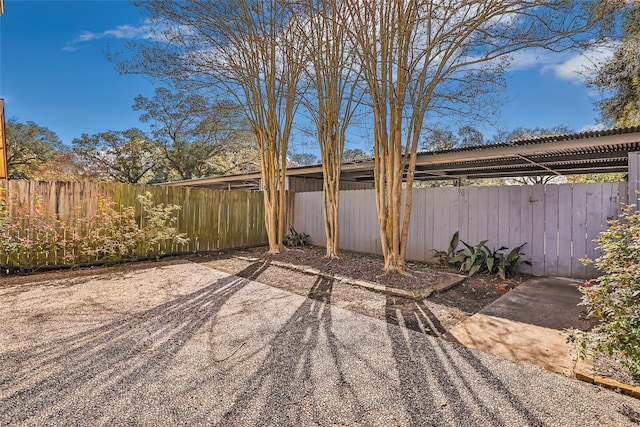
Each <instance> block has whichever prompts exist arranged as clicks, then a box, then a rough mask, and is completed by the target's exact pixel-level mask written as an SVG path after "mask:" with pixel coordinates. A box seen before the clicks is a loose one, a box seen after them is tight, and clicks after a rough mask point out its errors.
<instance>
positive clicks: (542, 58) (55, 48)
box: [0, 0, 597, 151]
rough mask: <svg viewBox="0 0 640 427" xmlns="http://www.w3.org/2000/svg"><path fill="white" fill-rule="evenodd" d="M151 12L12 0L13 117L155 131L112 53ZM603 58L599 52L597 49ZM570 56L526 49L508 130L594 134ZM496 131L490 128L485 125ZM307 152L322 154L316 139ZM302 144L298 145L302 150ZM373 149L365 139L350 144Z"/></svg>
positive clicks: (136, 85)
mask: <svg viewBox="0 0 640 427" xmlns="http://www.w3.org/2000/svg"><path fill="white" fill-rule="evenodd" d="M144 25H145V21H144V17H143V16H142V15H141V13H140V11H139V10H138V9H137V8H135V7H134V6H132V5H131V4H129V3H128V2H126V1H120V0H112V1H90V0H85V1H46V0H43V1H27V0H5V14H4V15H3V16H2V17H0V97H2V98H4V99H5V109H6V115H7V117H16V118H17V119H18V120H19V121H21V122H25V121H29V120H30V121H34V122H36V123H37V124H39V125H42V126H46V127H48V128H49V129H51V130H52V131H54V132H56V133H57V134H58V136H59V137H60V138H61V139H62V141H63V142H64V143H66V144H70V143H71V141H72V139H73V138H77V137H79V136H80V135H81V134H82V133H89V134H92V133H97V132H104V131H107V130H125V129H129V128H131V127H139V128H141V129H143V130H147V129H148V127H147V126H146V125H145V124H143V123H140V121H139V120H138V117H139V113H138V112H135V111H133V110H132V108H131V105H132V104H133V98H134V97H135V96H136V95H139V94H142V95H145V96H152V95H153V88H154V86H153V84H152V83H151V82H150V81H149V80H148V79H146V78H145V77H143V76H132V75H119V74H118V72H117V71H116V70H115V68H114V66H113V65H112V64H111V63H109V62H108V61H107V59H106V57H105V49H106V47H107V45H108V44H109V45H111V48H112V49H113V50H117V49H118V48H120V47H121V46H122V45H123V43H125V42H126V41H127V40H129V39H132V38H133V39H135V38H137V37H141V36H142V35H143V28H144ZM596 56H597V55H596ZM585 62H586V61H585V59H584V58H582V57H578V56H574V55H571V54H564V55H551V54H548V53H537V54H533V53H530V52H527V53H524V54H522V55H519V56H518V58H516V61H515V62H514V65H513V67H512V69H511V71H510V72H509V73H508V74H507V78H508V79H509V81H510V85H509V88H508V90H507V92H506V93H505V94H504V95H505V97H506V98H507V99H508V100H510V102H508V103H507V104H506V105H505V106H504V107H503V108H502V113H501V116H500V118H499V119H498V120H497V121H498V122H499V126H500V127H501V128H504V129H513V128H516V127H554V126H558V125H565V126H568V127H569V128H571V129H574V130H577V131H580V130H586V129H588V128H589V126H592V125H594V124H595V123H596V122H597V113H596V112H595V111H594V108H593V97H594V96H596V94H595V93H590V91H589V90H588V89H587V88H586V87H585V86H584V85H583V84H582V80H581V78H580V77H579V75H578V74H576V73H575V71H579V70H581V69H582V65H583V64H584V63H585ZM483 130H484V131H485V132H486V133H491V132H492V130H491V129H490V128H485V129H483ZM297 141H306V142H307V144H306V146H305V147H304V148H303V147H301V146H299V145H298V144H296V143H294V147H293V149H294V150H296V151H315V150H313V147H312V145H313V142H312V140H311V138H309V137H308V136H300V137H298V138H297ZM296 146H297V147H296ZM356 147H358V148H362V149H368V148H369V147H366V146H364V145H363V144H362V143H360V144H357V145H352V146H351V147H349V148H356Z"/></svg>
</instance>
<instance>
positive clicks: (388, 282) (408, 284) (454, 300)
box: [237, 246, 530, 314]
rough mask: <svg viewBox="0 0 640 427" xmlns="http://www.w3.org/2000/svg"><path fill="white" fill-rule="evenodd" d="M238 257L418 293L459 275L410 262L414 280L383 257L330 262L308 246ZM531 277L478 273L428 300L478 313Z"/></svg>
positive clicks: (351, 256)
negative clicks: (388, 268) (392, 269)
mask: <svg viewBox="0 0 640 427" xmlns="http://www.w3.org/2000/svg"><path fill="white" fill-rule="evenodd" d="M237 255H241V256H248V257H255V258H261V259H264V260H275V261H280V262H285V263H289V264H297V265H305V266H308V267H312V268H314V269H316V270H319V271H321V272H323V273H327V274H331V275H334V276H345V277H349V278H353V279H360V280H365V281H368V282H372V283H376V284H380V285H383V286H386V287H392V288H398V289H404V290H408V291H415V290H418V289H421V288H425V287H429V286H435V285H437V284H439V283H441V281H442V280H443V276H446V275H444V274H443V273H447V274H451V273H453V274H459V272H458V271H457V269H455V268H449V267H447V266H442V265H438V264H431V263H426V262H408V263H407V267H408V269H409V271H410V273H411V275H412V277H409V276H404V275H400V274H384V272H383V271H382V267H383V265H384V260H383V258H382V256H379V255H373V254H363V253H359V252H351V251H340V258H338V259H333V260H329V259H326V258H325V257H324V255H325V248H322V247H316V246H306V247H304V248H300V249H291V250H288V251H286V252H283V253H280V254H276V255H271V254H267V253H266V248H262V247H260V248H252V249H247V250H245V251H241V252H238V253H237ZM529 278H530V277H529V276H524V275H518V276H512V277H507V278H506V280H502V279H500V278H499V277H498V276H491V275H488V274H476V275H474V276H472V277H467V278H466V279H464V281H463V282H462V283H460V284H458V285H456V286H454V287H453V288H450V289H448V290H447V291H445V292H441V293H433V294H432V295H431V296H430V297H429V300H431V301H433V302H435V303H438V304H442V305H446V306H449V307H456V308H458V309H460V310H461V311H463V312H465V313H469V314H473V313H477V312H478V311H480V310H481V309H483V308H484V307H486V306H487V305H489V304H491V303H492V302H493V301H495V300H496V299H498V298H500V296H502V295H504V293H505V292H507V291H508V290H509V289H513V288H515V287H516V286H518V285H519V284H521V283H523V282H524V281H525V280H528V279H529Z"/></svg>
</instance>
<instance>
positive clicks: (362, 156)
mask: <svg viewBox="0 0 640 427" xmlns="http://www.w3.org/2000/svg"><path fill="white" fill-rule="evenodd" d="M367 159H371V154H367V153H365V152H364V151H363V150H361V149H360V148H348V149H346V150H344V153H343V154H342V161H344V162H357V161H359V160H367Z"/></svg>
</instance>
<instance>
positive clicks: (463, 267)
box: [434, 231, 526, 279]
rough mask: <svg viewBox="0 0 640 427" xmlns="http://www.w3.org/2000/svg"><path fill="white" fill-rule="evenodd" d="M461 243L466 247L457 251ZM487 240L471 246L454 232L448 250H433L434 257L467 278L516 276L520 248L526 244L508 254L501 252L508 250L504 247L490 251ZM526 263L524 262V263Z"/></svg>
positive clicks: (519, 262)
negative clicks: (481, 274) (466, 275)
mask: <svg viewBox="0 0 640 427" xmlns="http://www.w3.org/2000/svg"><path fill="white" fill-rule="evenodd" d="M459 242H460V243H462V244H463V245H464V246H465V247H466V252H465V250H464V249H458V243H459ZM487 242H488V241H487V240H483V241H481V242H480V243H478V244H477V245H475V246H472V245H470V244H468V243H466V242H464V241H462V240H459V234H458V232H457V231H456V232H455V233H454V234H453V237H452V238H451V240H450V242H449V248H448V249H447V250H446V251H438V250H434V256H435V257H436V258H439V260H440V262H441V263H443V264H449V265H452V266H455V267H458V268H459V269H460V271H462V272H464V273H467V274H468V275H469V276H473V275H474V274H476V273H478V272H480V273H489V274H497V275H498V276H500V277H501V278H502V279H504V278H505V277H506V276H508V275H512V274H516V273H517V272H518V270H519V268H520V265H521V264H522V263H523V261H520V256H521V255H522V252H520V251H521V250H522V248H523V247H524V245H526V243H523V244H522V245H520V246H517V247H515V248H513V249H512V250H510V251H509V252H508V253H506V254H505V253H502V252H501V251H504V250H508V248H506V247H504V246H503V247H501V248H499V249H494V250H491V249H489V247H488V246H487ZM524 263H526V262H524Z"/></svg>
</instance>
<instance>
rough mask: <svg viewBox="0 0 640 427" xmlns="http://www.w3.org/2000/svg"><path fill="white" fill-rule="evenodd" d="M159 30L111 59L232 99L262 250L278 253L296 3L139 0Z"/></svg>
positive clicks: (299, 70)
mask: <svg viewBox="0 0 640 427" xmlns="http://www.w3.org/2000/svg"><path fill="white" fill-rule="evenodd" d="M134 4H136V5H137V6H139V7H141V8H143V9H144V10H145V11H146V12H147V14H148V16H149V17H150V20H151V21H152V22H154V23H158V24H160V28H161V29H160V30H159V31H158V32H157V33H156V34H153V35H152V37H149V38H148V39H146V40H145V41H144V42H141V43H138V44H135V45H130V47H131V48H132V49H128V50H127V51H123V52H121V53H118V54H116V55H115V56H114V57H113V58H112V59H113V60H114V62H116V63H117V65H118V67H119V69H120V70H121V71H122V72H124V73H144V74H148V75H151V76H154V77H157V78H160V79H165V80H169V81H171V82H173V83H175V84H176V85H179V86H180V87H188V88H190V89H199V90H207V91H211V92H213V93H217V94H220V95H222V96H224V97H225V98H227V99H233V100H235V101H236V102H235V103H236V104H237V105H240V106H241V107H242V110H243V111H244V113H245V117H246V120H247V121H248V123H249V129H250V130H251V132H252V134H253V138H254V142H255V145H256V147H257V151H258V154H259V156H258V157H259V159H260V169H261V175H262V176H261V179H262V189H263V195H264V201H265V224H266V226H267V237H268V240H269V251H270V252H271V253H278V252H280V251H281V250H284V249H285V248H284V244H283V238H284V236H285V233H286V225H285V213H286V209H285V208H286V205H285V191H284V190H285V181H286V172H285V168H286V162H287V152H288V146H289V140H290V137H291V132H292V130H293V125H294V117H295V116H296V113H297V110H298V107H299V106H300V101H301V99H300V97H299V95H300V90H301V89H302V83H301V79H302V76H303V72H304V70H305V68H307V65H308V64H307V62H306V60H305V58H304V56H305V55H306V48H305V46H304V43H303V41H302V40H301V37H300V31H299V30H300V25H296V22H297V23H299V22H300V19H301V17H300V9H301V7H300V6H299V3H298V2H291V1H286V0H269V1H264V0H232V1H188V2H177V1H173V0H155V1H152V2H150V1H142V0H139V1H138V0H136V1H134Z"/></svg>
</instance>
